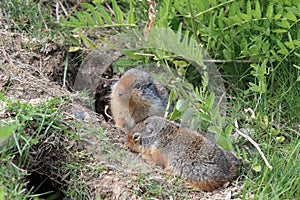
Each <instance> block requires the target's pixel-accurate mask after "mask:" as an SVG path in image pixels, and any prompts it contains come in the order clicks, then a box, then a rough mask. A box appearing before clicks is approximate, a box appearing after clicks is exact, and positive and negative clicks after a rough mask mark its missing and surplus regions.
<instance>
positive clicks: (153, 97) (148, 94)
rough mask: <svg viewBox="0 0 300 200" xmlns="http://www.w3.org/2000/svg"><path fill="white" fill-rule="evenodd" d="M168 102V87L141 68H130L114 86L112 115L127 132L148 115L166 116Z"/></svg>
mask: <svg viewBox="0 0 300 200" xmlns="http://www.w3.org/2000/svg"><path fill="white" fill-rule="evenodd" d="M167 102H168V91H167V90H166V88H164V87H163V86H162V85H160V84H159V83H158V82H157V81H155V80H154V79H153V78H152V77H151V76H150V75H149V74H148V73H146V72H145V71H143V70H140V69H136V68H134V69H130V70H128V71H127V72H125V73H124V74H123V75H122V77H121V78H120V80H119V81H118V82H116V84H115V85H114V86H113V87H112V93H111V111H112V116H113V119H114V120H115V123H116V126H117V127H118V128H121V129H123V131H124V132H125V133H129V131H130V129H131V128H132V127H133V126H134V125H135V124H136V123H138V122H139V121H141V120H143V119H145V118H146V117H148V116H153V115H156V116H164V114H165V109H166V106H167Z"/></svg>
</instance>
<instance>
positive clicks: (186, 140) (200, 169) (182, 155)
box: [125, 116, 239, 191]
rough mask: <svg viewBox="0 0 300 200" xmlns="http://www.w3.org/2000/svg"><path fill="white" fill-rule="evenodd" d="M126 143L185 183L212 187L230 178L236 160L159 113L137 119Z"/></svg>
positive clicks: (236, 166) (205, 189)
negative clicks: (137, 121)
mask: <svg viewBox="0 0 300 200" xmlns="http://www.w3.org/2000/svg"><path fill="white" fill-rule="evenodd" d="M125 145H126V146H127V147H128V148H129V149H131V150H132V151H135V152H139V153H141V154H142V157H143V158H144V159H145V160H147V161H148V162H150V163H154V164H158V165H161V166H163V167H165V169H166V170H168V171H171V172H173V173H174V174H175V175H179V176H181V177H183V178H186V179H187V187H190V188H194V189H200V190H203V191H212V190H214V189H217V188H219V187H221V186H222V185H223V184H224V183H226V182H228V181H231V180H233V179H234V178H235V177H236V176H237V173H238V166H239V161H238V159H237V158H236V157H235V155H234V154H233V153H230V152H226V151H225V150H223V149H221V148H220V147H218V146H217V145H216V144H214V143H212V142H211V141H209V140H207V139H206V138H204V137H203V136H202V135H201V134H200V133H198V132H195V131H192V130H189V129H187V128H183V127H180V125H178V124H176V123H174V122H171V121H168V120H166V119H164V118H162V117H158V116H152V117H148V118H147V119H145V120H144V121H141V122H140V123H138V124H137V125H136V126H135V127H134V128H133V129H132V130H131V131H130V134H129V135H128V137H127V141H126V142H125Z"/></svg>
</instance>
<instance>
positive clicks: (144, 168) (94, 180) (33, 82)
mask: <svg viewBox="0 0 300 200" xmlns="http://www.w3.org/2000/svg"><path fill="white" fill-rule="evenodd" d="M41 44H42V46H43V47H42V49H39V48H34V46H36V47H38V46H40V45H41ZM66 55H67V53H66V51H65V49H64V48H63V47H62V46H59V45H57V44H54V43H52V42H47V41H34V40H32V39H30V38H27V37H26V36H25V35H22V34H20V33H13V32H9V31H6V30H1V31H0V66H1V67H0V91H1V92H2V93H5V95H6V97H8V98H10V99H12V100H18V101H21V102H23V103H25V102H27V103H30V104H33V105H36V104H38V103H43V102H45V101H46V100H47V99H52V98H54V97H58V98H70V97H71V99H72V101H71V102H70V103H69V104H68V105H66V106H65V108H64V113H63V114H64V115H65V118H66V119H68V121H73V122H74V124H80V127H82V128H76V127H75V128H74V131H76V130H77V131H78V132H79V133H78V134H80V136H81V140H80V141H74V140H72V139H70V138H64V139H63V141H60V142H63V143H65V144H68V145H66V146H69V148H66V149H64V152H61V153H62V154H61V156H62V155H63V156H65V157H68V158H69V159H72V156H70V155H67V153H73V154H74V153H76V151H78V149H81V148H82V149H83V150H82V151H84V152H86V154H88V155H89V158H88V159H85V160H83V161H78V162H83V164H84V166H85V167H84V168H80V169H79V170H78V173H77V176H78V179H77V180H76V181H77V182H75V181H72V180H66V181H65V182H64V183H65V184H67V185H66V187H69V188H74V190H75V189H76V188H77V187H78V186H79V185H81V184H86V185H87V188H88V190H87V191H86V192H87V196H93V197H94V198H95V197H100V198H101V199H146V198H151V199H240V196H241V194H240V192H241V188H242V187H241V186H240V185H239V181H238V180H237V181H236V182H233V183H231V184H230V185H229V186H227V187H226V188H223V189H219V190H216V191H214V192H208V193H205V192H201V191H192V190H188V189H186V188H185V186H184V183H183V182H182V181H181V180H180V179H178V178H176V177H173V176H171V175H167V174H166V173H165V172H164V171H162V170H161V168H159V167H154V166H152V165H148V164H147V163H145V162H144V161H143V160H141V158H140V157H139V156H138V155H136V154H134V153H131V152H129V151H128V150H127V149H125V148H124V145H123V142H124V139H125V135H124V134H123V133H122V132H121V131H119V130H117V129H116V128H115V127H114V125H113V121H112V120H111V118H110V111H109V93H110V86H111V84H112V83H113V82H114V81H116V80H117V79H118V77H119V75H118V74H114V73H113V71H112V68H111V64H112V63H113V62H114V61H115V60H116V59H118V57H119V56H120V53H118V52H114V51H100V50H97V51H94V52H92V53H91V54H89V55H88V56H87V55H83V57H85V61H84V62H83V63H82V64H81V63H80V64H81V65H80V64H79V63H78V61H74V60H75V59H74V58H75V57H76V55H72V54H69V60H70V62H69V68H68V71H67V75H66V77H67V79H66V81H65V86H62V85H63V81H62V80H63V72H64V67H65V60H66ZM91 80H92V82H91ZM76 90H89V91H90V92H88V94H89V95H87V97H86V99H84V98H83V97H82V96H80V93H78V92H77V91H76ZM89 98H92V100H93V99H94V100H95V103H93V102H92V103H91V102H90V99H89ZM85 100H86V101H85ZM78 126H79V125H78ZM101 126H102V127H104V130H105V138H106V140H105V141H102V140H101V139H99V136H98V135H97V134H93V133H91V131H90V130H92V129H96V128H99V127H101ZM79 130H80V131H79ZM48 139H49V140H53V141H54V140H58V138H48ZM75 147H76V148H75ZM33 150H35V149H33ZM36 150H37V149H36ZM52 153H55V151H53V152H52ZM43 156H44V158H43V159H42V160H41V161H40V163H42V162H47V163H49V162H50V164H49V166H48V167H50V169H48V171H47V172H49V170H50V171H51V170H53V172H52V174H55V173H57V170H56V168H57V167H59V165H58V164H57V163H56V162H52V163H51V159H49V158H50V157H49V156H50V155H43ZM47 156H48V157H47ZM52 156H53V157H55V155H52ZM61 156H58V155H57V156H56V159H63V158H61ZM35 167H36V166H35ZM40 168H42V167H40ZM95 169H97V170H95ZM35 170H36V171H37V172H38V173H41V174H42V173H47V172H46V171H43V170H37V168H36V169H35ZM57 176H60V177H58V179H63V178H64V177H63V176H64V174H57ZM57 181H58V182H61V180H57ZM78 181H79V182H78ZM155 187H157V188H158V189H156V190H155ZM155 191H156V192H155ZM86 198H88V197H86Z"/></svg>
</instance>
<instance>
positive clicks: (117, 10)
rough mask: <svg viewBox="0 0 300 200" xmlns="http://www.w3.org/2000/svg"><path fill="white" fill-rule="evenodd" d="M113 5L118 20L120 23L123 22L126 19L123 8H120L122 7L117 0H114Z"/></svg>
mask: <svg viewBox="0 0 300 200" xmlns="http://www.w3.org/2000/svg"><path fill="white" fill-rule="evenodd" d="M112 6H113V10H114V13H115V16H116V21H117V23H118V24H122V23H123V21H124V14H123V12H122V10H121V9H120V7H119V6H118V4H117V2H116V0H112Z"/></svg>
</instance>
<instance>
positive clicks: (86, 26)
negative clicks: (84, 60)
mask: <svg viewBox="0 0 300 200" xmlns="http://www.w3.org/2000/svg"><path fill="white" fill-rule="evenodd" d="M101 3H102V1H100V0H94V1H92V3H81V4H80V6H81V7H82V8H83V10H82V11H79V10H75V11H74V14H73V15H70V16H69V20H67V19H66V18H64V17H63V18H62V19H61V21H60V24H61V25H62V26H66V27H69V28H72V32H73V33H74V35H73V36H71V42H72V44H73V45H75V46H72V47H71V48H70V52H74V51H78V50H79V49H80V48H81V44H82V43H83V44H84V45H85V46H86V47H87V48H88V49H95V48H97V47H98V45H97V44H96V43H95V42H93V41H92V40H91V39H90V37H89V35H94V34H96V32H97V30H98V29H105V28H121V27H135V26H136V24H135V23H136V20H135V15H134V7H133V1H132V0H130V1H129V5H130V6H129V12H128V14H127V13H124V12H123V11H122V10H121V8H120V7H119V5H118V4H117V2H116V0H112V11H113V13H109V12H108V11H107V9H106V8H105V6H104V5H102V4H101ZM75 35H76V36H75ZM98 39H99V40H101V38H99V36H98Z"/></svg>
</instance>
